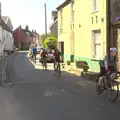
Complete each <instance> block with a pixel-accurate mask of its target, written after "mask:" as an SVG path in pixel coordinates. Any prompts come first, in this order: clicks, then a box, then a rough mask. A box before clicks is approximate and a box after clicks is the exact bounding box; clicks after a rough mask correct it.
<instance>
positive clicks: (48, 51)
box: [46, 49, 55, 62]
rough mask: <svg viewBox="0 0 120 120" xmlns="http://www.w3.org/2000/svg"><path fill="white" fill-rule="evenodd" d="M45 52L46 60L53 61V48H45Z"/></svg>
mask: <svg viewBox="0 0 120 120" xmlns="http://www.w3.org/2000/svg"><path fill="white" fill-rule="evenodd" d="M46 51H47V53H48V57H47V62H54V59H55V58H54V50H52V49H46Z"/></svg>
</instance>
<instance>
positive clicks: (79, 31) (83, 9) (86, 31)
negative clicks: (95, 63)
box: [74, 0, 106, 58]
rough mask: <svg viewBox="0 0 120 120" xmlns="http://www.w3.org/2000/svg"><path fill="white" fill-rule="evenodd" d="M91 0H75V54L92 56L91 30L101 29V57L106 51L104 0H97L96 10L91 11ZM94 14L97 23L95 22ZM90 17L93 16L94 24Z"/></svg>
mask: <svg viewBox="0 0 120 120" xmlns="http://www.w3.org/2000/svg"><path fill="white" fill-rule="evenodd" d="M92 1H93V0H75V23H74V24H75V30H74V31H75V56H80V57H88V58H92V57H93V38H92V30H97V29H101V46H102V47H101V58H103V56H104V55H105V53H106V0H99V7H98V11H97V12H93V8H92V6H93V3H92ZM103 2H104V3H103ZM96 15H97V16H98V23H95V22H96ZM102 16H103V17H104V22H103V23H102V22H101V17H102ZM91 17H93V21H94V24H92V20H91ZM79 25H80V26H81V27H79Z"/></svg>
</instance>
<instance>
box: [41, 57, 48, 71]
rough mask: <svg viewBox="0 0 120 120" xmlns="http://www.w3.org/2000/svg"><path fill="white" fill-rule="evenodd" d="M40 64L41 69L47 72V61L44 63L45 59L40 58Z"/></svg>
mask: <svg viewBox="0 0 120 120" xmlns="http://www.w3.org/2000/svg"><path fill="white" fill-rule="evenodd" d="M41 63H42V66H43V69H44V68H45V70H47V61H46V57H42V58H41Z"/></svg>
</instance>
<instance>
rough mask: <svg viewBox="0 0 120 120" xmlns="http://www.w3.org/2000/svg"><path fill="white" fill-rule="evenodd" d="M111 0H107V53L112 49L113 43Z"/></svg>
mask: <svg viewBox="0 0 120 120" xmlns="http://www.w3.org/2000/svg"><path fill="white" fill-rule="evenodd" d="M110 3H111V2H110V0H106V28H107V32H106V35H107V36H106V53H108V52H109V49H110V43H111V37H110V33H111V7H110V5H111V4H110Z"/></svg>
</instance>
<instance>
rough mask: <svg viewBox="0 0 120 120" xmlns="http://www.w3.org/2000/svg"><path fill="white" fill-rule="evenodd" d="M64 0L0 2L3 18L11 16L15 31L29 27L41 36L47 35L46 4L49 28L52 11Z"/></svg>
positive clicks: (7, 0)
mask: <svg viewBox="0 0 120 120" xmlns="http://www.w3.org/2000/svg"><path fill="white" fill-rule="evenodd" d="M63 1H64V0H0V2H1V7H2V9H1V11H2V16H9V17H10V19H11V21H12V24H13V27H14V29H16V28H17V27H18V26H20V25H21V26H22V27H23V28H24V27H25V26H26V25H28V26H29V29H30V30H31V29H34V30H36V31H37V32H38V33H39V34H42V33H45V17H44V16H45V15H44V13H45V12H44V4H45V3H46V5H47V26H48V30H49V26H50V24H51V23H52V17H51V16H52V15H51V12H52V10H56V7H57V6H59V5H60V4H61V3H62V2H63Z"/></svg>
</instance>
